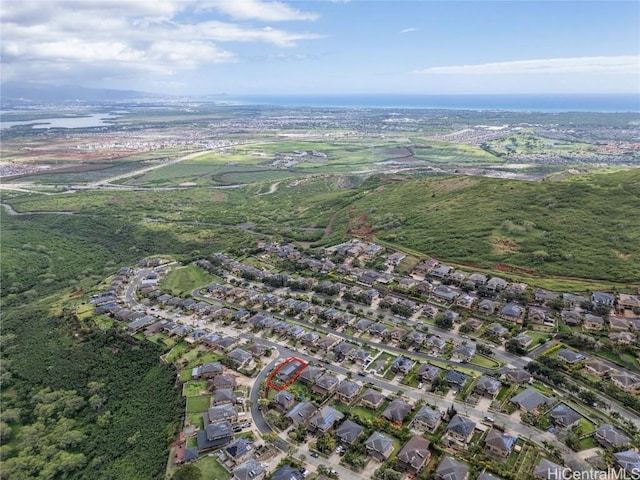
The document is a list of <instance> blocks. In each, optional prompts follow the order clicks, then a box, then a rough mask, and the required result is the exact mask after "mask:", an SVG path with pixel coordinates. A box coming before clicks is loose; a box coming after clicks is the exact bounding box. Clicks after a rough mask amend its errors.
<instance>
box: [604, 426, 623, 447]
mask: <svg viewBox="0 0 640 480" xmlns="http://www.w3.org/2000/svg"><path fill="white" fill-rule="evenodd" d="M596 438H597V439H602V441H603V442H604V443H607V444H609V445H611V446H613V447H621V446H623V445H627V444H628V443H629V442H630V441H631V440H630V439H629V437H627V436H626V435H625V434H624V433H622V432H621V431H620V430H618V429H617V428H616V427H614V426H613V425H602V426H601V427H600V428H598V429H597V430H596Z"/></svg>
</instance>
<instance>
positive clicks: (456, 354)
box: [451, 344, 476, 362]
mask: <svg viewBox="0 0 640 480" xmlns="http://www.w3.org/2000/svg"><path fill="white" fill-rule="evenodd" d="M475 354H476V347H475V345H470V344H467V345H463V344H461V345H457V346H456V347H455V348H454V349H453V351H452V352H451V360H453V361H456V360H457V361H459V362H469V361H471V359H472V358H473V356H474V355H475Z"/></svg>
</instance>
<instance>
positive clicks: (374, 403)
mask: <svg viewBox="0 0 640 480" xmlns="http://www.w3.org/2000/svg"><path fill="white" fill-rule="evenodd" d="M384 399H385V396H384V395H383V394H382V393H380V392H379V391H377V390H374V389H372V388H369V389H367V391H365V392H364V394H363V395H362V397H360V405H362V406H363V407H367V408H370V409H371V410H377V409H378V408H380V405H382V402H384Z"/></svg>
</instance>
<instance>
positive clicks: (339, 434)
mask: <svg viewBox="0 0 640 480" xmlns="http://www.w3.org/2000/svg"><path fill="white" fill-rule="evenodd" d="M362 432H364V427H363V426H361V425H358V424H357V423H355V422H352V421H351V420H345V421H344V422H342V424H341V425H340V426H339V427H338V428H336V431H335V436H336V438H337V439H338V441H339V442H340V443H342V444H346V445H353V443H354V442H355V441H356V440H357V439H358V437H359V436H360V435H361V434H362Z"/></svg>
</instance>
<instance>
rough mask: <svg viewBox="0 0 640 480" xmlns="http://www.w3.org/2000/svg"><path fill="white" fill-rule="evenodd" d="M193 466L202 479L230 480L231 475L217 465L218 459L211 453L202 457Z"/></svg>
mask: <svg viewBox="0 0 640 480" xmlns="http://www.w3.org/2000/svg"><path fill="white" fill-rule="evenodd" d="M195 465H196V467H198V468H199V469H200V472H201V473H202V478H206V479H207V480H227V479H228V478H231V474H230V473H229V472H227V471H226V470H225V469H224V467H223V466H222V465H220V463H218V459H217V458H216V457H215V456H214V455H213V454H212V453H210V454H208V455H207V456H206V457H202V458H201V459H200V460H198V461H197V462H196V464H195Z"/></svg>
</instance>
